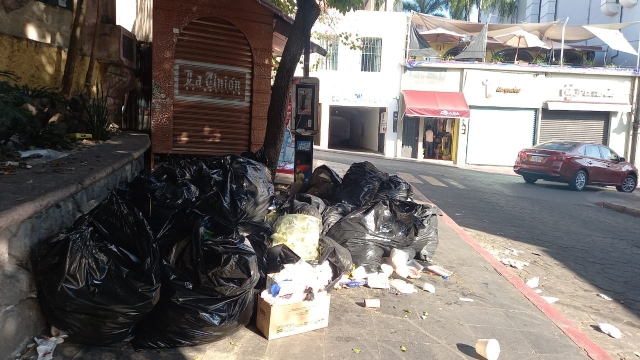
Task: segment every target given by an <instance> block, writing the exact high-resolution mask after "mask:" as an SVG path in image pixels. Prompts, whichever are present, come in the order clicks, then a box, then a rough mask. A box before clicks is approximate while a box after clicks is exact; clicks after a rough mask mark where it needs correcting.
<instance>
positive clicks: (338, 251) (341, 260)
mask: <svg viewBox="0 0 640 360" xmlns="http://www.w3.org/2000/svg"><path fill="white" fill-rule="evenodd" d="M318 246H319V248H320V251H319V252H320V258H319V259H318V264H322V263H324V262H325V261H328V262H329V266H330V267H331V271H332V272H333V276H332V278H331V283H330V284H329V285H327V286H326V287H325V288H324V290H325V291H327V292H328V291H331V290H332V289H333V287H334V286H335V285H336V284H337V283H338V281H340V279H341V278H342V275H345V274H347V273H348V272H349V271H351V265H352V261H351V253H349V250H347V249H345V248H344V247H343V246H342V245H340V244H338V243H337V242H335V241H334V240H333V239H331V238H330V237H328V236H320V239H318Z"/></svg>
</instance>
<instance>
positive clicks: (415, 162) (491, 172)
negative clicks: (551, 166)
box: [313, 149, 520, 176]
mask: <svg viewBox="0 0 640 360" xmlns="http://www.w3.org/2000/svg"><path fill="white" fill-rule="evenodd" d="M313 151H314V152H319V153H322V152H324V153H331V154H344V155H353V156H361V157H367V158H372V159H381V160H394V161H402V162H406V163H411V164H423V165H434V166H442V167H447V168H454V169H461V170H471V171H479V172H483V173H488V174H498V175H507V176H520V175H518V174H516V173H514V172H513V171H509V172H500V171H492V170H490V169H483V168H481V167H478V166H473V165H469V166H466V165H465V166H461V165H456V164H453V163H451V164H445V163H435V162H429V161H422V160H418V159H407V158H403V157H387V156H384V155H381V154H371V153H360V152H356V153H354V152H351V151H344V150H336V149H314V150H313Z"/></svg>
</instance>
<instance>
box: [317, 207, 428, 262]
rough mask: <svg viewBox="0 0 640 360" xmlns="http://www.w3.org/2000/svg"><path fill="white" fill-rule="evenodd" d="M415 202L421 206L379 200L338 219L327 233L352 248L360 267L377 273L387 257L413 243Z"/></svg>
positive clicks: (353, 256)
mask: <svg viewBox="0 0 640 360" xmlns="http://www.w3.org/2000/svg"><path fill="white" fill-rule="evenodd" d="M414 205H415V206H417V204H415V203H409V202H402V201H396V200H381V201H376V202H374V203H372V204H371V205H369V206H365V207H362V208H360V209H358V210H356V211H354V212H352V213H350V214H349V215H347V216H346V217H344V218H343V219H342V220H340V221H338V222H337V223H336V224H335V225H334V226H333V227H332V228H331V229H330V230H329V232H327V236H329V237H330V238H332V239H334V240H336V241H337V242H338V243H339V244H341V245H343V246H345V247H346V248H347V249H348V250H349V252H350V253H351V256H352V259H353V263H354V265H356V267H357V266H364V267H365V269H367V272H377V271H378V270H379V269H380V263H381V258H382V257H383V256H385V255H388V254H389V253H390V252H391V250H392V249H394V248H397V249H402V248H405V247H409V246H410V245H411V244H412V243H413V241H414V237H413V236H414V215H413V212H414V211H415V206H414Z"/></svg>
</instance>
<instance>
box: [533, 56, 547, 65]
mask: <svg viewBox="0 0 640 360" xmlns="http://www.w3.org/2000/svg"><path fill="white" fill-rule="evenodd" d="M533 62H534V63H536V64H538V65H541V64H546V63H547V59H545V57H544V56H543V55H538V56H536V58H535V59H534V60H533Z"/></svg>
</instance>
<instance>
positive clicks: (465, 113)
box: [402, 90, 471, 118]
mask: <svg viewBox="0 0 640 360" xmlns="http://www.w3.org/2000/svg"><path fill="white" fill-rule="evenodd" d="M402 95H404V103H405V106H406V107H407V110H406V112H405V115H408V116H425V117H443V118H469V117H470V115H471V112H470V111H469V106H468V105H467V101H466V100H465V99H464V95H463V94H462V93H461V92H439V91H418V90H404V91H402Z"/></svg>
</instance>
